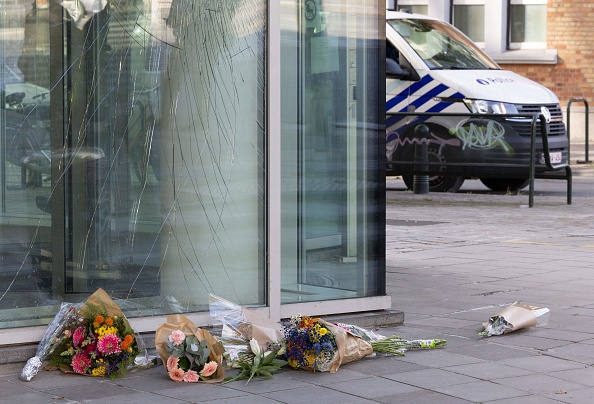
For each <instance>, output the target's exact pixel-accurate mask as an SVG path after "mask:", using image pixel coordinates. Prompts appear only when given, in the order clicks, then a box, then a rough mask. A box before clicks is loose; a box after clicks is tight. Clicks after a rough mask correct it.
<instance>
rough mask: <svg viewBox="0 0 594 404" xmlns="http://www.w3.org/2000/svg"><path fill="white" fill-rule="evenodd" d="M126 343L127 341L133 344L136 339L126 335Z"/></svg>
mask: <svg viewBox="0 0 594 404" xmlns="http://www.w3.org/2000/svg"><path fill="white" fill-rule="evenodd" d="M124 341H127V342H128V343H131V342H132V341H134V337H133V336H131V335H130V334H128V335H126V336H125V337H124Z"/></svg>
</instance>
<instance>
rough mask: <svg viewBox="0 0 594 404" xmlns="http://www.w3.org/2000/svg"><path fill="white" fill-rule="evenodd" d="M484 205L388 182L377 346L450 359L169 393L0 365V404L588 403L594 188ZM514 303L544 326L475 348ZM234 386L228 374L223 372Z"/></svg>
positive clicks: (146, 382) (149, 383) (375, 362)
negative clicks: (438, 344)
mask: <svg viewBox="0 0 594 404" xmlns="http://www.w3.org/2000/svg"><path fill="white" fill-rule="evenodd" d="M593 170H594V168H592V167H591V166H589V165H588V166H581V167H576V175H575V179H574V200H573V204H572V205H566V204H565V193H564V191H565V183H564V182H563V181H555V180H537V183H536V194H535V204H534V207H533V208H528V207H527V204H528V196H527V192H523V194H521V195H507V194H499V195H493V194H489V193H487V191H486V188H484V187H482V186H481V185H480V184H479V183H478V182H477V181H469V182H467V184H466V185H465V187H464V188H463V190H464V191H463V192H461V193H457V194H428V195H415V194H413V193H412V192H409V191H405V190H404V185H403V184H402V182H401V181H400V180H398V179H389V180H388V181H387V184H388V187H389V190H388V191H387V194H386V195H387V205H388V206H387V211H386V217H387V226H386V231H387V245H386V250H387V252H386V255H387V292H388V293H389V294H390V295H391V296H392V302H393V309H394V310H402V311H403V312H404V313H405V320H404V324H403V325H400V326H397V327H391V328H380V329H379V330H378V332H380V333H382V334H384V335H391V334H397V335H399V336H401V337H404V338H409V339H420V338H445V339H446V340H447V346H446V347H445V348H441V349H436V350H427V351H410V352H408V353H407V354H406V356H404V357H375V358H365V359H362V360H360V361H358V362H355V363H351V364H346V365H344V366H342V367H341V368H340V369H339V371H338V372H337V373H335V374H329V373H315V374H314V373H309V372H305V371H295V370H290V369H287V370H283V371H282V372H281V373H279V374H277V375H275V376H274V378H273V379H272V380H259V379H257V380H253V381H252V382H250V384H249V385H248V386H247V387H246V386H245V385H244V382H241V381H240V382H234V383H230V384H226V385H207V384H199V385H194V384H185V383H174V382H172V381H170V380H169V379H168V377H167V376H166V375H165V373H164V371H163V369H162V367H160V366H157V367H155V368H152V369H148V370H142V371H138V372H135V373H131V374H129V375H128V376H127V377H125V378H123V379H120V380H116V381H110V380H102V379H98V378H92V377H83V376H76V375H66V374H62V373H60V372H41V373H40V374H38V375H37V376H36V377H35V378H34V379H33V380H32V381H31V382H23V381H21V380H19V378H18V374H19V372H20V370H21V368H22V365H23V364H22V363H17V364H11V365H3V366H1V367H0V403H5V402H6V403H8V402H19V403H79V402H89V403H92V402H105V401H106V400H108V401H110V402H113V403H120V402H122V403H124V402H125V403H128V404H132V403H147V402H151V403H153V402H155V403H188V402H217V403H259V404H260V403H302V402H303V403H305V402H324V403H334V402H342V403H378V402H379V403H434V402H435V403H469V402H472V403H483V402H489V403H519V402H521V403H590V402H592V396H593V395H594V367H593V366H592V365H593V364H594V293H592V291H593V289H594V271H593V265H592V263H593V262H594V198H593V197H592V193H593V192H594V177H593V176H592V172H594V171H593ZM515 301H521V302H524V303H526V304H530V305H536V306H543V307H548V308H549V309H550V310H551V315H550V319H549V322H548V324H547V325H545V326H541V327H537V328H531V329H526V330H523V331H518V332H515V333H512V334H508V335H505V336H499V337H489V338H480V337H477V335H476V333H477V331H479V330H481V329H482V327H481V323H482V322H484V321H486V320H487V319H488V318H489V317H490V316H492V315H494V314H495V313H496V312H497V311H499V310H500V309H501V308H502V307H505V306H506V305H509V304H511V303H513V302H515ZM229 374H233V373H232V372H229Z"/></svg>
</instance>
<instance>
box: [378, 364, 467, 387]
mask: <svg viewBox="0 0 594 404" xmlns="http://www.w3.org/2000/svg"><path fill="white" fill-rule="evenodd" d="M385 377H386V378H387V379H391V380H396V381H398V382H402V383H406V384H410V385H412V386H416V387H421V388H423V389H430V390H433V389H435V387H442V386H453V385H456V384H464V383H472V382H476V381H478V379H476V378H474V377H470V376H465V375H462V374H459V373H454V372H450V371H447V370H442V369H435V368H432V369H424V370H417V371H414V372H406V373H397V374H393V375H386V376H385Z"/></svg>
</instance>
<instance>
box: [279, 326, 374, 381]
mask: <svg viewBox="0 0 594 404" xmlns="http://www.w3.org/2000/svg"><path fill="white" fill-rule="evenodd" d="M282 331H283V334H284V338H285V344H286V353H285V357H286V359H287V362H288V363H289V365H290V366H292V367H294V368H297V369H305V370H310V371H313V372H331V373H334V372H336V371H337V370H338V368H339V367H340V365H341V364H344V363H348V362H353V361H356V360H359V359H361V358H363V357H364V356H367V355H370V354H372V353H373V348H372V347H371V344H370V343H369V342H367V341H365V340H364V339H362V338H360V337H359V336H356V335H354V334H351V333H350V332H348V331H347V330H346V329H344V328H342V327H339V326H336V325H333V324H330V323H328V322H326V321H324V320H321V319H319V318H312V317H309V316H302V315H300V314H298V315H296V316H292V317H291V318H290V319H289V320H287V321H285V322H283V327H282Z"/></svg>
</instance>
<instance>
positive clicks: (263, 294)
mask: <svg viewBox="0 0 594 404" xmlns="http://www.w3.org/2000/svg"><path fill="white" fill-rule="evenodd" d="M270 7H272V6H270ZM382 7H383V5H382ZM274 9H275V10H278V13H277V14H280V26H281V27H282V32H281V39H280V42H281V51H280V56H279V55H278V54H277V55H276V56H275V58H277V60H279V59H280V62H279V64H280V66H281V69H282V71H281V76H282V80H281V82H282V84H280V85H279V83H273V84H272V85H271V83H269V81H268V74H269V69H270V66H269V59H270V52H269V49H268V45H269V43H270V38H269V32H268V23H267V22H268V21H269V19H270V18H271V17H270V16H269V11H270V10H269V5H267V2H264V1H262V0H221V1H215V2H213V1H209V0H158V1H157V0H118V1H111V0H76V1H74V0H73V1H53V0H0V61H1V64H0V65H1V67H2V70H1V71H0V90H1V92H0V107H1V108H0V204H1V210H0V330H1V329H11V328H17V327H26V326H42V325H44V324H47V323H48V322H49V321H50V320H51V319H52V318H53V315H54V313H55V312H56V311H57V309H58V307H59V305H60V303H61V302H63V301H68V302H79V301H83V300H84V299H86V297H88V296H89V295H90V294H91V293H93V292H94V291H95V290H96V289H97V288H99V287H101V288H103V289H105V290H106V291H107V292H108V293H109V294H110V296H111V297H113V298H115V299H120V300H118V302H119V303H120V304H121V305H122V308H123V310H124V312H125V313H126V314H127V315H128V316H129V317H142V318H145V317H151V316H162V315H165V314H170V313H186V312H204V311H206V310H207V309H208V298H209V296H208V295H209V293H214V294H216V295H219V296H221V297H223V298H226V299H229V300H232V301H234V302H236V303H238V304H242V305H246V306H250V307H263V308H265V307H267V306H269V305H270V304H271V299H272V300H273V301H274V300H275V299H277V297H273V298H271V297H270V281H269V279H270V274H271V272H274V271H277V272H281V274H280V276H281V278H282V286H281V288H282V290H281V291H280V302H279V301H277V302H276V304H281V303H295V302H300V301H322V300H331V299H345V298H362V297H369V296H381V295H384V287H385V286H384V280H383V274H384V241H385V237H384V229H383V220H384V219H383V218H384V213H383V203H384V199H383V198H385V196H384V194H383V191H384V187H385V181H384V177H383V168H384V167H383V164H384V162H383V150H384V149H385V148H384V143H383V142H384V130H383V128H382V127H381V124H380V122H382V119H383V118H382V115H381V113H382V112H383V110H384V108H383V106H382V105H380V104H381V102H382V99H383V92H384V91H383V89H384V87H383V85H384V84H383V80H380V79H379V77H380V74H379V73H378V69H379V68H381V66H382V65H383V63H381V64H378V61H379V60H380V57H381V55H380V53H381V52H380V45H381V44H383V43H384V41H383V39H382V40H378V38H380V37H382V35H383V28H382V27H383V17H382V16H383V10H382V9H381V8H379V6H378V3H377V1H354V0H348V1H344V0H341V1H339V0H324V1H321V0H305V1H296V0H283V1H281V4H280V6H279V5H277V4H275V5H274ZM277 17H278V15H277ZM380 18H382V19H381V22H380V21H379V19H380ZM279 86H280V88H279ZM270 91H273V92H278V93H280V98H281V100H282V102H281V105H280V107H278V108H279V110H280V111H281V112H282V113H281V115H282V116H281V125H280V126H281V127H280V130H281V133H280V134H279V133H277V132H278V130H276V131H272V130H271V129H270V128H269V125H270V119H271V118H270V113H269V110H270V106H269V105H268V95H269V94H270ZM275 136H277V137H278V136H280V137H281V138H282V152H281V156H280V163H275V164H277V166H276V167H274V169H275V170H280V172H281V173H282V181H283V182H282V187H281V188H282V189H280V190H279V189H271V187H270V186H269V180H268V178H269V170H271V169H272V168H271V167H270V156H269V154H268V142H269V139H270V138H271V137H275ZM276 157H278V156H275V158H276ZM281 166H282V169H281ZM281 192H282V198H281V199H280V200H281V209H280V210H281V213H280V215H281V216H282V217H272V218H271V217H270V214H269V206H268V203H269V202H268V201H269V198H270V195H271V194H275V193H276V195H278V194H279V193H281ZM271 221H277V222H278V221H280V222H281V227H282V231H281V236H282V241H281V244H280V246H281V251H270V250H269V240H268V234H269V229H270V226H269V225H270V223H271ZM275 254H276V256H280V257H281V259H280V260H279V261H280V262H281V263H282V269H280V268H271V267H270V265H269V260H270V256H271V255H275ZM277 300H278V299H277ZM273 303H274V302H273Z"/></svg>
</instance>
